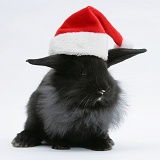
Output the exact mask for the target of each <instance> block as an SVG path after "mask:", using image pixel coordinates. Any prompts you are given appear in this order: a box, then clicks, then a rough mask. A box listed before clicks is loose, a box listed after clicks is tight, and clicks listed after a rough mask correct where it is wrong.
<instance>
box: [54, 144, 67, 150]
mask: <svg viewBox="0 0 160 160" xmlns="http://www.w3.org/2000/svg"><path fill="white" fill-rule="evenodd" d="M52 149H58V150H66V149H70V147H68V146H62V145H52Z"/></svg>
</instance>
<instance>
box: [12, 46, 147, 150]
mask: <svg viewBox="0 0 160 160" xmlns="http://www.w3.org/2000/svg"><path fill="white" fill-rule="evenodd" d="M143 52H146V49H124V48H117V49H111V50H109V53H108V60H107V61H104V60H103V59H101V58H98V57H96V56H90V55H88V56H87V55H85V56H76V55H64V54H61V55H60V54H56V55H52V56H48V57H45V58H41V59H34V60H33V59H29V60H27V62H29V63H31V64H34V65H42V66H48V67H51V68H52V69H51V70H50V71H49V72H48V73H47V75H46V76H45V77H44V79H43V80H42V82H41V84H40V85H39V87H38V88H37V90H36V91H35V92H33V94H32V95H31V98H30V100H29V102H28V105H27V108H28V118H27V121H26V123H25V127H24V130H23V131H22V132H21V133H19V134H17V136H16V137H15V138H14V140H13V141H12V144H13V146H14V147H32V146H37V145H40V144H41V142H42V141H47V142H49V143H50V144H51V145H52V148H53V149H69V148H70V147H84V148H88V149H91V150H98V151H99V150H100V151H104V150H110V149H112V146H113V145H114V142H113V141H112V139H110V137H109V134H108V131H109V129H110V127H112V126H116V125H117V124H118V123H119V122H120V120H121V117H122V115H123V108H124V107H123V105H122V103H121V101H122V100H121V96H120V95H121V89H120V87H119V85H118V82H117V81H116V80H114V79H113V77H112V76H111V75H110V74H109V72H108V68H109V67H110V66H112V65H114V64H116V63H119V62H122V61H124V60H125V59H128V58H130V57H132V56H135V55H137V54H139V53H143Z"/></svg>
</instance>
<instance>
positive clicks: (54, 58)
mask: <svg viewBox="0 0 160 160" xmlns="http://www.w3.org/2000/svg"><path fill="white" fill-rule="evenodd" d="M61 59H62V55H51V56H48V57H44V58H39V59H28V60H26V62H28V63H30V64H33V65H40V66H47V67H51V68H56V67H57V65H58V64H59V62H61Z"/></svg>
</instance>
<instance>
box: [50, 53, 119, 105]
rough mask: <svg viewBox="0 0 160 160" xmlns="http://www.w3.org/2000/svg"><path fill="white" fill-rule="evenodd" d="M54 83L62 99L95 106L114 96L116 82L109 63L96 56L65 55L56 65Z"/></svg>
mask: <svg viewBox="0 0 160 160" xmlns="http://www.w3.org/2000/svg"><path fill="white" fill-rule="evenodd" d="M55 68H56V69H55V75H54V77H53V82H54V83H53V85H54V87H55V88H56V91H57V93H58V95H59V96H60V97H61V99H66V100H69V101H72V102H75V103H80V104H81V105H82V106H85V107H87V106H88V105H89V106H94V105H95V104H96V103H97V102H98V103H100V102H104V101H107V100H109V99H112V97H113V96H114V88H115V84H116V83H114V80H113V78H112V77H111V76H110V74H109V73H108V71H107V64H106V62H105V61H103V60H102V59H100V58H98V57H95V56H79V57H78V56H67V57H66V56H64V58H63V61H61V63H60V64H59V65H57V66H56V67H55Z"/></svg>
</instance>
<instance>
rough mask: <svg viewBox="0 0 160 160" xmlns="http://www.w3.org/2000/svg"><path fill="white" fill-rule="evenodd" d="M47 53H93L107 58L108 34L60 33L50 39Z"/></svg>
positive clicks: (78, 54)
mask: <svg viewBox="0 0 160 160" xmlns="http://www.w3.org/2000/svg"><path fill="white" fill-rule="evenodd" d="M49 54H50V55H54V54H67V55H77V56H81V55H94V56H97V57H100V58H102V59H104V60H107V57H108V35H107V34H102V33H93V32H72V33H64V34H60V35H57V36H55V37H53V38H52V39H51V41H50V45H49Z"/></svg>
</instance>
